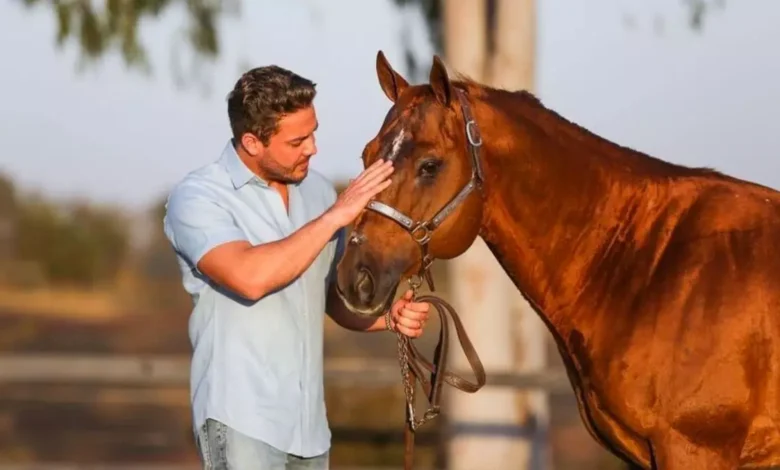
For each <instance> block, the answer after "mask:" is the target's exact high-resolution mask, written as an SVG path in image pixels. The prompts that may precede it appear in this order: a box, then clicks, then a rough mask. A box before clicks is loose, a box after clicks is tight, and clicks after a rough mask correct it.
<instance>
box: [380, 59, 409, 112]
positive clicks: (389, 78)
mask: <svg viewBox="0 0 780 470" xmlns="http://www.w3.org/2000/svg"><path fill="white" fill-rule="evenodd" d="M376 75H377V77H378V78H379V85H380V86H381V87H382V91H384V92H385V95H387V97H388V98H390V101H392V102H393V103H395V101H396V100H397V99H398V96H400V95H401V92H403V91H404V90H405V89H406V87H408V86H409V82H407V81H406V79H405V78H404V77H402V76H401V75H400V74H399V73H398V72H396V71H395V70H393V67H392V66H391V65H390V62H388V61H387V57H385V54H384V52H382V51H379V52H378V53H377V55H376Z"/></svg>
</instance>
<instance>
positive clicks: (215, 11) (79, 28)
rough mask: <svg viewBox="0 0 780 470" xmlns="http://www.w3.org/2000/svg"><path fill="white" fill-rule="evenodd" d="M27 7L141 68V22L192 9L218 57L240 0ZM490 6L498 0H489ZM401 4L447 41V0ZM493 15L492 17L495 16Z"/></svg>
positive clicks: (194, 38)
mask: <svg viewBox="0 0 780 470" xmlns="http://www.w3.org/2000/svg"><path fill="white" fill-rule="evenodd" d="M16 1H17V2H19V3H21V4H23V5H24V6H26V7H35V6H41V7H45V8H48V9H51V11H52V13H53V14H54V15H55V16H56V18H57V32H56V36H55V41H56V44H57V46H58V47H61V46H63V45H64V44H65V43H66V42H68V41H71V40H72V41H76V42H77V43H78V46H79V49H80V51H81V54H82V59H84V60H85V61H87V62H93V63H94V62H96V61H97V60H98V59H100V58H102V57H104V56H105V55H106V54H107V53H109V52H111V51H114V50H117V49H118V50H119V51H120V52H121V54H122V58H123V60H124V62H125V64H126V65H127V66H128V67H129V68H131V69H136V70H143V71H149V70H150V65H149V62H148V58H147V55H146V49H145V47H144V46H143V45H142V44H141V42H140V40H139V37H138V33H139V29H140V25H141V22H142V21H144V20H146V21H149V20H157V19H159V18H161V16H162V14H163V13H164V12H166V11H168V10H171V9H173V7H183V8H184V9H185V11H186V13H187V18H188V23H189V26H188V29H187V31H186V38H187V42H188V43H189V45H190V47H192V49H193V51H194V52H195V55H196V57H197V58H200V59H213V58H215V57H217V56H218V55H219V52H220V42H219V27H218V20H219V18H220V17H221V16H223V15H226V14H239V13H240V4H241V0H16ZM486 1H487V3H488V5H489V6H488V8H489V10H494V9H495V0H486ZM725 1H726V0H681V2H682V3H683V4H684V6H685V7H686V8H687V11H688V15H689V24H690V26H691V27H692V28H693V29H694V30H701V28H702V27H703V20H704V18H705V16H706V14H707V13H708V12H710V11H711V10H712V9H713V8H716V7H723V6H724V4H725ZM393 2H394V4H395V5H397V6H398V7H399V8H402V9H403V8H419V9H420V11H422V13H423V16H424V17H425V20H426V23H427V25H428V33H429V37H430V39H431V42H432V44H433V46H434V48H435V49H436V50H437V51H440V50H441V46H442V27H441V20H442V16H441V15H442V7H441V3H442V0H393ZM493 16H494V15H491V14H489V15H488V18H489V19H490V20H489V21H493ZM404 47H405V57H406V66H407V69H408V70H407V72H408V73H409V74H411V75H415V74H416V72H417V71H418V70H419V68H420V66H421V64H418V63H417V61H416V59H415V57H414V54H413V53H412V51H411V46H410V45H408V44H406V43H404Z"/></svg>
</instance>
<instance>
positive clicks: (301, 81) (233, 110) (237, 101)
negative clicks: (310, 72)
mask: <svg viewBox="0 0 780 470" xmlns="http://www.w3.org/2000/svg"><path fill="white" fill-rule="evenodd" d="M316 94H317V90H316V84H315V83H314V82H312V81H311V80H308V79H306V78H303V77H301V76H300V75H297V74H295V73H293V72H291V71H289V70H287V69H284V68H282V67H279V66H277V65H269V66H265V67H257V68H254V69H252V70H249V71H248V72H246V73H244V74H243V75H242V76H241V78H239V79H238V81H237V82H236V85H235V86H234V87H233V90H232V91H231V92H230V94H228V98H227V103H228V117H229V118H230V128H231V130H232V131H233V138H234V139H235V140H236V143H238V140H240V139H241V136H242V135H243V134H245V133H247V132H249V133H252V134H254V135H255V136H257V138H259V139H260V141H261V142H263V144H264V145H268V142H269V140H270V139H271V136H273V135H274V134H275V133H276V132H277V131H278V127H279V120H280V119H281V118H282V117H284V115H286V114H290V113H294V112H296V111H300V110H301V109H304V108H307V107H309V106H311V104H312V102H313V101H314V97H315V95H316Z"/></svg>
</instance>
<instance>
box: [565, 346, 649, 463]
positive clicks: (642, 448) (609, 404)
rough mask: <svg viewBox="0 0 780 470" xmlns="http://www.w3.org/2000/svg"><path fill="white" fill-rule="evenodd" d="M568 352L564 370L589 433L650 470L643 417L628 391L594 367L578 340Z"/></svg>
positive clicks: (618, 382)
mask: <svg viewBox="0 0 780 470" xmlns="http://www.w3.org/2000/svg"><path fill="white" fill-rule="evenodd" d="M569 349H570V351H568V356H569V359H570V360H569V361H566V362H567V369H570V370H569V376H570V378H571V379H572V383H573V385H574V389H575V395H576V396H577V402H578V407H579V410H580V415H581V417H582V419H583V421H584V423H585V426H586V428H587V429H588V431H589V432H590V433H591V435H592V436H593V437H594V439H596V440H597V441H598V442H599V443H600V444H601V445H602V446H604V447H606V448H607V449H608V450H610V451H612V452H613V453H615V454H618V455H621V456H623V458H624V459H627V460H630V461H632V462H633V463H635V464H638V465H640V466H643V467H646V468H649V465H650V452H649V449H648V446H647V443H646V441H645V440H644V439H643V438H642V437H641V428H642V427H643V426H642V421H643V417H641V416H638V415H637V414H636V413H635V410H636V408H635V407H634V404H632V400H631V387H630V386H628V387H627V384H626V382H625V380H620V379H615V377H614V374H613V376H612V378H610V374H609V373H608V372H607V371H604V370H599V368H598V367H597V366H594V363H593V357H592V353H591V352H588V351H586V350H584V348H582V343H581V342H578V341H577V338H575V340H574V341H573V342H571V341H570V342H569ZM562 353H564V354H567V352H563V351H562ZM629 385H630V384H629ZM645 419H648V417H645Z"/></svg>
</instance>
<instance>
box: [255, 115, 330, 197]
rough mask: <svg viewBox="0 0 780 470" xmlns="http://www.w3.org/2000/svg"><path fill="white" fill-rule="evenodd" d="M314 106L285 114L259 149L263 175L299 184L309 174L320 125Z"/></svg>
mask: <svg viewBox="0 0 780 470" xmlns="http://www.w3.org/2000/svg"><path fill="white" fill-rule="evenodd" d="M318 125H319V124H318V122H317V114H316V113H315V111H314V106H313V105H312V106H310V107H308V108H304V109H301V110H300V111H296V112H295V113H292V114H288V115H286V116H284V117H283V118H282V119H281V120H280V121H279V130H278V132H277V133H276V134H274V135H273V136H272V137H271V139H270V141H269V142H268V146H264V147H263V149H262V151H261V152H260V153H261V155H259V157H260V158H259V159H258V165H259V167H260V168H259V169H260V170H261V172H262V173H263V174H264V176H265V177H266V178H268V179H270V180H272V181H277V182H280V183H299V182H300V181H302V180H303V179H304V178H305V177H306V175H307V174H308V173H309V160H310V159H311V157H312V156H314V154H316V153H317V144H316V143H315V137H314V132H315V131H316V130H317V127H318Z"/></svg>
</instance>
